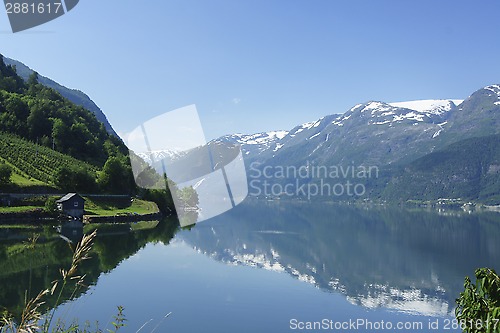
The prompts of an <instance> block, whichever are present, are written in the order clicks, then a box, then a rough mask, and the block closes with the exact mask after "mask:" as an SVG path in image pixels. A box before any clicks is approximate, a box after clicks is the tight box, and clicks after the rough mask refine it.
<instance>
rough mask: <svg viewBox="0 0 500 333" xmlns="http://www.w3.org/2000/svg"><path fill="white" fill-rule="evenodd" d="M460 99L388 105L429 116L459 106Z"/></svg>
mask: <svg viewBox="0 0 500 333" xmlns="http://www.w3.org/2000/svg"><path fill="white" fill-rule="evenodd" d="M462 102H463V100H461V99H424V100H417V101H408V102H397V103H389V105H391V106H394V107H398V108H405V109H410V110H414V111H419V112H423V113H431V114H442V113H444V112H448V111H450V110H451V109H452V108H453V107H454V106H457V105H459V104H461V103H462Z"/></svg>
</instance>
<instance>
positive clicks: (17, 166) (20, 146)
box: [0, 133, 98, 185]
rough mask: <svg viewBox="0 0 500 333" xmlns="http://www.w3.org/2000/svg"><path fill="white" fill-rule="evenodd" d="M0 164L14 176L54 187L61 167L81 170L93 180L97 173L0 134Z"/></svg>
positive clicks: (88, 165)
mask: <svg viewBox="0 0 500 333" xmlns="http://www.w3.org/2000/svg"><path fill="white" fill-rule="evenodd" d="M0 162H4V163H7V164H8V165H10V166H11V167H12V168H13V171H14V173H15V174H18V175H20V176H22V177H24V178H27V179H35V180H39V181H41V182H43V183H45V184H46V185H55V183H56V174H57V171H58V170H59V169H60V168H61V167H67V168H70V169H75V168H83V169H85V170H87V171H88V172H90V173H91V174H93V175H94V178H95V176H96V175H97V171H98V169H97V168H96V167H95V166H93V165H91V164H88V163H85V162H82V161H79V160H77V159H75V158H73V157H71V156H68V155H64V154H61V153H59V152H57V151H54V150H52V149H50V148H47V147H43V146H40V145H37V144H35V143H32V142H29V141H27V140H24V139H21V138H19V137H17V136H15V135H12V134H7V133H0Z"/></svg>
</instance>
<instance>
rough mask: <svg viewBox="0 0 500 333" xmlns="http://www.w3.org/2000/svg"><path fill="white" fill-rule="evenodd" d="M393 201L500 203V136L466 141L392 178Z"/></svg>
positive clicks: (389, 193) (387, 191)
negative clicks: (441, 200)
mask: <svg viewBox="0 0 500 333" xmlns="http://www.w3.org/2000/svg"><path fill="white" fill-rule="evenodd" d="M384 196H385V198H387V199H390V200H403V201H406V200H437V199H440V198H448V199H462V200H479V201H481V202H485V203H489V204H499V203H500V135H498V134H496V135H490V136H484V137H476V138H470V139H465V140H462V141H459V142H457V143H454V144H451V145H449V146H447V147H445V148H444V149H442V150H439V151H436V152H433V153H430V154H428V155H426V156H423V157H421V158H419V159H417V160H415V161H413V162H412V163H409V164H408V165H406V166H405V168H404V170H403V171H401V172H400V173H399V174H396V175H394V176H393V178H392V181H391V182H390V184H389V185H388V186H387V188H386V189H385V192H384Z"/></svg>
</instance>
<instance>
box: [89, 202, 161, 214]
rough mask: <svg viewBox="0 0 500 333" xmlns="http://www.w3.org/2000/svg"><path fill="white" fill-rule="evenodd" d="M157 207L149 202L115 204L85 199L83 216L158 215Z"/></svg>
mask: <svg viewBox="0 0 500 333" xmlns="http://www.w3.org/2000/svg"><path fill="white" fill-rule="evenodd" d="M158 212H159V209H158V206H157V205H156V204H155V203H154V202H151V201H145V200H140V199H132V200H131V202H130V201H128V202H123V200H122V201H121V202H117V201H109V200H97V199H87V200H86V201H85V214H86V215H98V216H114V215H130V214H138V215H144V214H153V213H158Z"/></svg>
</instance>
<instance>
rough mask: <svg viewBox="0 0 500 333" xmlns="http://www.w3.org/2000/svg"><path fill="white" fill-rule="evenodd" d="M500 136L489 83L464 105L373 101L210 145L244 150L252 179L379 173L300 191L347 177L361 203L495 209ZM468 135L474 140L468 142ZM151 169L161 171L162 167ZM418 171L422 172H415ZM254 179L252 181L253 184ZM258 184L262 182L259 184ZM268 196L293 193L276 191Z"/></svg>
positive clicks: (498, 108)
mask: <svg viewBox="0 0 500 333" xmlns="http://www.w3.org/2000/svg"><path fill="white" fill-rule="evenodd" d="M496 134H500V85H490V86H487V87H484V88H482V89H480V90H478V91H476V92H474V93H473V94H472V95H471V96H469V97H468V98H467V99H465V100H419V101H409V102H398V103H385V102H381V101H369V102H366V103H362V104H357V105H355V106H354V107H352V108H351V109H349V110H348V111H347V112H345V113H344V114H341V115H338V114H334V115H328V116H325V117H323V118H320V119H318V120H317V121H314V122H309V123H305V124H302V125H298V126H296V127H294V128H292V129H291V130H281V131H272V132H263V133H257V134H251V135H247V134H230V135H225V136H222V137H220V138H218V139H216V140H213V141H211V142H210V143H209V145H212V146H214V147H215V146H218V145H220V144H221V143H226V144H227V143H230V144H234V145H240V146H241V149H242V151H243V156H244V159H245V164H246V166H247V171H252V170H253V171H255V172H254V173H253V174H254V175H255V174H258V175H259V177H261V178H262V175H263V172H262V171H263V170H267V171H268V172H267V176H269V172H271V171H276V170H278V171H279V170H281V171H283V170H284V169H286V170H288V171H289V170H290V169H291V170H295V171H296V170H298V169H300V168H301V167H302V168H306V169H307V170H309V171H311V170H313V171H314V170H315V169H314V168H317V169H318V168H323V169H321V170H331V168H339V167H345V168H352V169H355V171H358V170H360V169H362V168H370V167H372V168H376V170H377V174H376V176H375V177H374V176H373V175H370V177H365V179H361V180H360V179H353V178H359V177H357V175H356V174H354V173H353V172H347V173H346V174H345V175H344V176H343V177H337V178H335V177H333V178H335V179H332V177H331V175H326V177H325V175H322V177H318V176H317V175H314V174H311V173H309V174H308V175H307V177H301V179H300V184H299V183H297V186H300V185H302V184H306V185H307V184H311V185H312V184H316V185H317V186H321V185H322V184H324V183H329V184H330V186H334V185H335V184H337V183H338V182H339V181H345V180H349V181H351V182H354V181H356V182H357V183H362V185H363V187H364V188H365V189H366V191H363V195H362V196H361V199H377V200H382V201H387V200H390V201H394V200H397V201H408V200H424V199H425V200H437V199H441V198H448V199H457V200H459V201H464V200H465V201H467V200H479V201H483V202H487V203H490V204H496V203H500V194H499V193H500V180H499V177H500V173H499V170H500V156H499V155H498V154H497V153H496V150H495V151H492V150H491V149H493V148H492V147H494V146H495V145H496V144H498V143H500V141H499V138H500V137H499V136H495V135H496ZM471 138H477V139H475V140H474V141H467V140H469V139H471ZM471 142H473V144H471ZM486 147H489V148H486ZM483 149H486V150H483ZM487 149H489V150H487ZM490 153H492V154H490ZM493 153H494V154H493ZM156 154H160V155H164V156H167V155H169V156H168V157H166V158H167V159H172V158H178V157H179V156H181V155H182V154H181V155H180V154H178V153H177V154H173V153H172V152H168V154H166V152H163V153H161V152H156ZM478 154H479V155H480V156H481V163H482V164H481V163H479V162H478V161H473V159H472V156H476V157H477V158H479V157H478V156H479V155H478ZM174 155H175V156H174ZM183 156H185V154H184V155H183ZM458 160H460V163H459V161H458ZM423 161H425V165H423V164H422V163H424V162H423ZM154 166H155V167H156V168H157V169H160V168H159V164H158V163H157V164H156V165H154ZM324 168H326V169H324ZM270 170H271V171H270ZM416 170H418V175H417V173H413V174H412V172H413V171H415V172H417V171H416ZM436 170H440V174H435V172H437V171H436ZM313 173H314V172H313ZM249 174H251V172H249ZM272 176H273V177H274V179H269V177H267V179H266V180H267V181H268V184H270V185H273V184H277V185H280V186H281V187H284V186H285V185H286V184H289V183H292V182H293V181H294V178H297V175H296V173H294V174H292V175H291V174H289V173H286V172H285V173H283V172H282V173H280V174H279V175H277V174H276V172H275V173H274V174H273V175H272ZM255 178H256V177H252V176H250V177H249V183H251V181H252V180H255ZM271 178H272V177H271ZM319 178H321V179H319ZM325 178H328V179H325ZM339 178H343V179H339ZM368 178H370V179H368ZM417 179H418V181H417ZM261 180H262V179H261ZM257 183H258V182H257ZM259 184H261V185H262V181H261V182H260V183H259ZM417 185H418V186H417ZM258 186H259V185H255V186H254V187H258ZM308 186H309V185H308ZM276 188H278V189H279V186H277V187H276ZM257 192H259V194H261V193H263V192H262V191H257ZM302 195H303V193H302ZM264 196H266V197H287V196H288V197H289V196H290V195H287V194H286V193H284V191H283V193H279V191H274V192H273V193H271V194H269V193H267V192H266V193H265V195H264ZM299 196H300V193H299ZM321 196H323V197H324V196H325V195H321ZM327 196H328V197H329V198H331V199H333V200H352V199H360V197H356V198H353V197H352V196H349V195H344V194H342V195H334V196H331V195H327Z"/></svg>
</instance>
